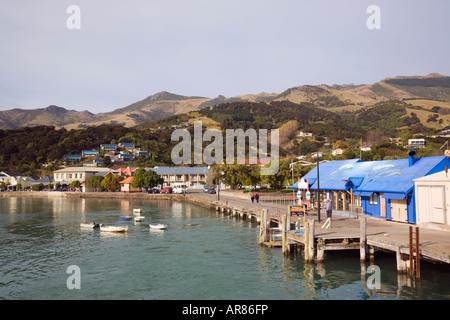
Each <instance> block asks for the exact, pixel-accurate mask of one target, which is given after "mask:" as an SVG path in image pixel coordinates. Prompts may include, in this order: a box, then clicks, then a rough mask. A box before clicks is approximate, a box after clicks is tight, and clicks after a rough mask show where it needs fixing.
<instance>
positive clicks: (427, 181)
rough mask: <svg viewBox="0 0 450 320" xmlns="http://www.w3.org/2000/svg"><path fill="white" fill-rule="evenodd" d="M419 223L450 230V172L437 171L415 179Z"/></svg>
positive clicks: (422, 225)
mask: <svg viewBox="0 0 450 320" xmlns="http://www.w3.org/2000/svg"><path fill="white" fill-rule="evenodd" d="M414 183H415V189H416V212H417V225H418V226H420V227H424V228H430V229H437V230H441V231H450V172H449V173H445V171H441V172H437V173H434V174H431V175H429V176H425V177H422V178H418V179H415V180H414Z"/></svg>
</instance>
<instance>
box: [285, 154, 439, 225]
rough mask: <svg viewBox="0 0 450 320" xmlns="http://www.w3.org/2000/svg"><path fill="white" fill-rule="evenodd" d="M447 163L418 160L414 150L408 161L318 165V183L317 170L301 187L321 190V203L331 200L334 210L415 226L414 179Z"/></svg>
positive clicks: (344, 161)
mask: <svg viewBox="0 0 450 320" xmlns="http://www.w3.org/2000/svg"><path fill="white" fill-rule="evenodd" d="M445 163H446V157H445V156H436V157H423V158H415V157H414V151H412V152H410V154H409V155H408V158H406V159H396V160H382V161H362V160H359V159H351V160H341V161H330V162H325V163H321V164H319V181H317V168H314V169H312V170H311V171H310V172H308V173H307V174H306V175H305V176H304V177H303V179H304V180H305V182H306V181H307V182H308V183H303V184H302V185H301V187H305V185H306V187H309V190H310V191H311V192H312V193H313V194H314V191H317V189H319V190H320V194H321V202H322V201H324V200H325V199H327V198H329V199H332V201H333V207H334V209H335V210H344V211H349V210H350V211H351V210H352V209H353V208H354V207H355V206H357V207H360V208H362V210H363V212H364V213H365V214H367V215H371V216H373V217H379V218H384V219H387V220H396V221H403V222H409V223H416V208H415V190H414V179H417V178H421V177H424V176H427V175H430V174H433V173H436V172H440V171H442V170H444V169H445ZM297 183H298V182H297ZM297 183H295V184H294V185H293V186H292V187H291V188H292V189H297V188H298V184H297ZM322 203H323V202H322Z"/></svg>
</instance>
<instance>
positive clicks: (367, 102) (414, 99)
mask: <svg viewBox="0 0 450 320" xmlns="http://www.w3.org/2000/svg"><path fill="white" fill-rule="evenodd" d="M271 101H279V102H281V101H288V102H292V103H296V104H301V105H304V106H310V107H314V108H317V109H323V110H328V111H330V112H333V113H337V114H342V113H348V112H361V111H363V110H365V109H367V108H371V107H373V106H374V105H376V104H378V103H381V102H387V101H407V102H408V103H409V104H411V105H412V107H413V108H411V107H410V106H406V108H407V110H406V112H407V113H409V115H410V114H411V113H415V114H416V115H417V117H418V118H419V120H420V122H421V123H422V124H424V125H425V126H428V127H430V128H433V129H439V128H444V127H446V126H448V125H449V124H450V77H447V76H443V75H440V74H429V75H427V76H406V77H405V76H399V77H394V78H386V79H384V80H381V81H379V82H376V83H373V84H362V85H354V84H344V85H332V86H329V85H318V86H313V85H303V86H298V87H293V88H290V89H287V90H285V91H284V92H282V93H281V94H276V93H264V92H262V93H259V94H244V95H239V96H235V97H229V98H227V97H225V96H221V95H219V96H218V97H216V98H207V97H201V96H183V95H177V94H174V93H170V92H166V91H162V92H159V93H156V94H153V95H150V96H148V97H147V98H145V99H143V100H140V101H137V102H135V103H132V104H130V105H128V106H125V107H123V108H118V109H116V110H114V111H111V112H108V113H98V114H93V113H90V112H89V111H82V112H79V111H74V110H67V109H64V108H61V107H56V106H49V107H47V108H41V109H35V110H24V109H13V110H7V111H0V129H18V128H21V127H31V126H38V125H47V126H55V127H56V128H63V127H64V128H66V129H78V128H87V127H89V126H98V125H101V124H111V125H122V126H125V127H133V126H136V125H141V124H144V123H146V122H150V121H155V120H160V119H164V118H166V117H170V116H174V115H181V114H186V113H188V112H191V111H199V110H202V109H204V108H208V107H213V106H218V105H220V104H225V103H233V102H254V103H269V102H271ZM413 110H416V111H413Z"/></svg>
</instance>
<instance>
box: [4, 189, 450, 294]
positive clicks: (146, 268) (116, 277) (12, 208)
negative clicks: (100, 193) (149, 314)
mask: <svg viewBox="0 0 450 320" xmlns="http://www.w3.org/2000/svg"><path fill="white" fill-rule="evenodd" d="M134 208H141V209H142V214H141V215H143V216H145V221H144V222H140V223H137V222H134V221H122V220H120V216H123V215H124V214H132V211H133V209H134ZM85 221H87V222H91V221H95V222H97V223H103V224H105V225H128V226H129V231H128V232H127V233H121V234H119V233H117V234H116V233H105V232H102V231H100V230H98V229H92V230H90V229H88V230H86V229H81V228H80V223H81V222H85ZM152 222H158V223H164V224H167V225H168V228H167V229H166V230H152V229H150V228H149V223H152ZM258 235H259V225H258V224H257V223H256V222H252V221H245V220H241V219H238V218H230V217H228V216H222V215H221V214H218V213H216V212H214V211H212V210H208V209H204V208H201V207H198V206H195V205H191V204H188V203H180V202H175V201H170V200H156V201H150V200H138V199H130V200H126V199H83V198H81V199H69V198H64V197H55V198H27V197H11V198H0V299H10V300H34V299H49V300H54V299H58V300H59V299H84V300H86V299H87V300H97V299H102V300H113V299H133V300H134V299H149V300H158V299H164V300H167V299H169V300H185V299H189V300H210V299H214V300H216V299H218V300H222V299H230V300H235V299H239V300H311V299H312V300H316V299H318V300H320V299H348V300H366V299H433V300H434V299H449V298H450V277H449V276H448V275H449V269H448V268H446V267H445V266H439V265H431V264H426V263H423V264H422V265H421V267H422V268H421V271H422V279H421V280H420V282H418V283H411V282H410V281H406V282H404V281H403V280H402V281H400V280H399V277H398V274H397V271H396V265H395V263H396V262H395V256H392V255H390V254H387V253H381V252H377V253H376V254H375V261H374V262H373V263H374V264H375V265H377V266H378V267H379V268H380V269H379V270H380V274H379V275H380V277H379V280H380V286H379V289H376V288H372V289H369V288H368V285H367V280H368V279H369V277H370V274H367V273H366V272H365V271H366V268H367V267H368V266H369V262H367V263H366V265H361V264H360V262H359V251H358V252H356V251H355V252H348V253H343V252H335V253H333V252H332V253H327V256H326V257H325V261H324V262H323V263H320V264H318V263H312V264H305V263H304V262H303V259H302V257H301V256H298V255H297V256H282V254H281V249H279V248H266V247H264V246H260V245H259V244H258ZM70 266H76V267H77V268H79V269H78V270H79V284H80V288H79V289H77V288H69V287H70V285H68V282H69V281H68V279H69V278H70V277H71V276H72V272H71V270H72V269H70V268H69V267H70Z"/></svg>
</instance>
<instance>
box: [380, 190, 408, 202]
mask: <svg viewBox="0 0 450 320" xmlns="http://www.w3.org/2000/svg"><path fill="white" fill-rule="evenodd" d="M405 197H406V194H404V193H389V192H385V193H384V194H383V198H385V199H395V200H403V199H405Z"/></svg>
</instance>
